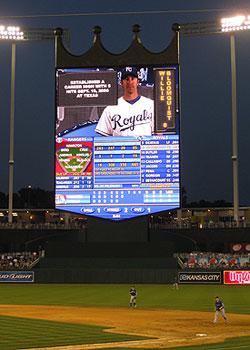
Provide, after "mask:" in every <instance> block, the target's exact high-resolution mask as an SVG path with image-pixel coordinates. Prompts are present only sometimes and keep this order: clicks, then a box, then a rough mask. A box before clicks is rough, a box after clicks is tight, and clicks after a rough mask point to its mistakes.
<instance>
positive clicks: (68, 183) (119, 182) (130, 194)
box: [55, 135, 180, 220]
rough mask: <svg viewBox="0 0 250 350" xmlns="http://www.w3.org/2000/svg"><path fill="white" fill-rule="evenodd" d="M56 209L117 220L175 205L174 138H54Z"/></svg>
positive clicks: (177, 188)
mask: <svg viewBox="0 0 250 350" xmlns="http://www.w3.org/2000/svg"><path fill="white" fill-rule="evenodd" d="M55 185H56V186H55V187H56V208H57V209H62V210H68V211H71V212H75V213H81V214H87V215H93V216H97V217H102V218H109V219H113V220H121V219H127V218H132V217H136V216H139V215H145V214H152V213H155V212H158V211H162V210H170V209H174V208H178V207H179V206H180V174H179V136H178V135H161V136H150V137H147V136H143V137H126V138H124V137H105V138H104V137H70V136H68V137H67V135H65V136H63V137H57V139H56V184H55Z"/></svg>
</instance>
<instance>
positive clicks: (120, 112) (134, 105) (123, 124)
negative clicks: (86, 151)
mask: <svg viewBox="0 0 250 350" xmlns="http://www.w3.org/2000/svg"><path fill="white" fill-rule="evenodd" d="M121 85H122V87H123V96H122V97H120V98H119V99H118V104H117V105H116V106H108V107H106V108H105V109H104V111H103V113H102V115H101V117H100V119H99V122H98V124H97V126H96V129H95V131H96V132H97V133H99V134H101V135H104V136H150V135H152V133H153V130H154V102H153V100H151V99H150V98H147V97H144V96H141V95H139V93H138V85H139V78H138V73H137V70H136V68H135V67H125V68H123V69H122V72H121Z"/></svg>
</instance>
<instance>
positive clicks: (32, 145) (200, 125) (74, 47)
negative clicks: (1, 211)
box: [0, 0, 250, 206]
mask: <svg viewBox="0 0 250 350" xmlns="http://www.w3.org/2000/svg"><path fill="white" fill-rule="evenodd" d="M242 9H245V10H246V11H245V12H243V11H240V10H242ZM247 9H249V11H247ZM228 10H232V11H228ZM142 11H172V12H169V13H154V14H152V13H151V14H139V13H136V12H142ZM111 12H112V13H120V14H113V15H112V14H107V15H104V13H111ZM121 12H135V13H134V14H131V13H127V14H121ZM242 13H243V14H250V4H249V0H246V1H241V0H238V1H235V0H234V1H231V0H225V1H222V0H217V1H213V0H210V1H209V2H208V1H200V0H199V1H198V0H197V1H192V0H190V1H187V0H177V1H175V2H173V1H168V0H156V1H153V2H152V1H148V0H137V1H130V0H128V1H126V2H121V1H120V2H119V1H117V0H112V1H106V2H105V1H99V0H93V1H79V0H78V1H76V0H70V1H62V0H61V1H57V0H53V1H48V0H45V1H42V2H40V1H39V2H37V1H32V0H22V1H20V0H16V1H11V0H9V1H1V2H0V17H1V19H0V25H1V24H2V25H6V26H8V25H15V26H20V27H31V28H35V27H43V28H48V27H50V28H56V27H63V28H68V29H69V30H70V47H71V52H72V53H73V54H74V55H79V54H82V53H84V52H85V51H87V50H88V49H89V48H90V46H91V45H92V41H93V38H94V35H93V32H92V29H93V27H94V26H96V25H99V26H101V27H102V35H101V38H102V43H103V45H104V46H105V48H106V49H107V50H109V51H110V52H112V53H121V52H123V51H125V50H126V49H127V48H128V47H129V45H130V43H131V41H132V38H133V33H132V26H133V25H134V24H139V25H140V26H141V32H140V37H141V40H142V43H143V45H144V46H145V47H146V48H147V49H149V50H150V51H153V52H160V51H161V50H163V49H165V48H166V47H167V46H168V45H169V43H170V41H171V38H172V36H173V32H172V30H171V26H172V24H173V23H175V22H177V23H186V22H204V21H210V20H217V19H219V18H221V17H229V16H234V15H237V14H242ZM69 14H74V15H71V16H69ZM76 14H85V15H83V16H76ZM86 14H89V15H86ZM90 14H92V15H90ZM41 15H42V16H41ZM45 15H51V16H45ZM52 15H53V16H52ZM59 15H60V16H59ZM11 16H12V17H13V18H11ZM15 16H16V18H15ZM22 16H27V17H22ZM29 16H34V17H29ZM39 16H40V17H39ZM235 37H236V63H237V113H238V159H239V201H240V204H241V205H248V206H249V205H250V176H249V173H250V156H249V152H250V136H249V133H250V112H249V111H250V88H249V81H250V68H249V67H250V31H248V32H247V31H246V32H241V33H237V34H236V35H235ZM0 45H1V51H0V53H1V54H0V77H1V79H0V91H1V93H0V106H1V109H0V118H1V137H0V149H1V152H0V166H1V168H0V169H1V171H0V192H4V193H6V194H7V193H8V170H9V164H8V162H9V118H10V77H11V43H10V42H4V41H1V42H0ZM54 51H55V49H54V44H53V43H47V42H42V43H28V42H27V43H26V42H19V43H17V51H16V96H15V149H14V151H15V152H14V160H15V165H14V191H17V190H19V189H20V188H22V187H27V186H28V185H31V186H32V187H40V188H43V189H47V190H52V189H53V186H54V154H53V152H54V117H55V103H54V102H55V91H54V87H55V78H54V71H55V68H54V67H55V55H54ZM180 61H181V165H182V170H181V172H182V185H183V186H185V188H186V190H187V195H188V201H189V202H191V201H199V200H200V199H205V200H209V201H214V200H219V199H224V200H226V201H233V186H232V184H233V175H232V174H233V166H232V159H231V156H232V112H231V71H230V35H229V34H220V35H209V36H197V37H190V38H181V40H180Z"/></svg>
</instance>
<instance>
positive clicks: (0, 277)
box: [0, 271, 34, 283]
mask: <svg viewBox="0 0 250 350" xmlns="http://www.w3.org/2000/svg"><path fill="white" fill-rule="evenodd" d="M1 282H8V283H9V282H21V283H24V282H34V272H33V271H2V272H0V283H1Z"/></svg>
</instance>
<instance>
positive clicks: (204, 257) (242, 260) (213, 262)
mask: <svg viewBox="0 0 250 350" xmlns="http://www.w3.org/2000/svg"><path fill="white" fill-rule="evenodd" d="M176 257H177V258H178V259H179V264H180V265H181V267H182V268H192V269H193V268H198V269H200V268H202V269H204V268H205V269H218V268H219V269H249V268H250V254H248V253H244V252H240V253H213V252H192V253H181V254H177V255H176Z"/></svg>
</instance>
